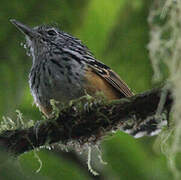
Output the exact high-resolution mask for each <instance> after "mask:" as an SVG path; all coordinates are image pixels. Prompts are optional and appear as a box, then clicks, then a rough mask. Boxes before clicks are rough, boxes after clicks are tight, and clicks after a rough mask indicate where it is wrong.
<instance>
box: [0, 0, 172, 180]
mask: <svg viewBox="0 0 181 180" xmlns="http://www.w3.org/2000/svg"><path fill="white" fill-rule="evenodd" d="M150 5H151V0H150V1H149V0H132V1H126V0H112V1H111V0H64V1H63V0H46V1H37V0H29V1H27V0H13V1H5V0H1V6H0V23H1V28H0V117H2V116H3V115H4V116H10V117H15V110H16V109H19V110H20V111H21V112H22V113H23V114H24V117H25V118H26V119H28V118H29V119H40V118H41V114H40V113H39V111H38V109H37V108H36V107H35V105H34V106H32V103H33V99H32V96H31V94H30V91H29V86H28V72H29V70H30V67H31V63H32V62H31V58H30V57H28V56H26V52H25V49H23V47H22V46H20V43H21V42H24V37H23V35H22V34H21V33H20V32H19V31H17V29H16V28H15V27H14V26H13V25H12V24H11V23H10V22H9V19H11V18H15V19H17V20H19V21H22V22H24V23H26V24H27V25H29V26H37V25H39V24H50V23H57V24H58V26H60V28H61V29H62V30H64V31H66V32H68V33H71V34H73V35H74V36H76V37H78V38H80V39H81V40H82V41H83V42H84V43H85V44H86V45H87V46H88V47H89V49H90V50H91V51H92V52H93V53H94V55H95V56H96V57H97V58H98V59H99V60H101V61H103V62H104V63H106V64H107V65H108V66H110V67H111V68H112V69H113V70H114V71H116V72H117V73H118V74H119V75H120V76H121V77H122V79H124V80H125V81H126V82H127V84H128V85H129V86H130V87H131V89H132V90H133V91H134V93H139V92H143V91H145V90H147V89H150V88H152V87H153V86H154V85H153V84H152V81H151V79H152V74H153V72H152V67H151V64H150V61H149V56H148V50H147V48H146V47H147V43H148V42H149V27H148V24H147V17H148V13H149V8H150ZM154 141H155V137H144V138H141V139H134V138H133V137H131V136H129V135H126V134H124V133H122V132H117V133H116V134H114V135H113V136H112V137H111V138H108V139H105V141H104V142H103V143H102V150H103V159H104V160H105V161H107V162H108V165H105V166H103V167H102V169H101V176H100V177H97V179H124V180H127V179H136V180H145V179H146V180H147V179H148V180H162V179H164V180H167V179H168V180H170V179H172V176H171V173H170V172H169V170H168V167H167V161H166V157H165V156H164V155H163V154H162V153H160V152H156V151H154V150H153V144H154ZM36 153H37V154H38V156H39V157H40V159H41V161H42V163H43V165H42V168H41V170H40V172H39V173H38V174H36V173H35V171H36V170H37V169H38V168H39V162H38V160H37V158H35V154H34V152H30V153H26V154H23V155H22V156H20V157H19V158H18V160H16V161H15V160H9V158H8V157H7V158H6V155H4V154H2V153H1V154H0V161H1V162H0V179H3V180H4V179H5V180H6V179H18V180H19V179H53V180H54V179H55V180H56V179H66V180H67V179H76V180H77V179H78V180H79V179H93V177H91V175H90V173H89V172H88V170H87V167H86V161H85V160H83V162H82V160H80V159H82V158H80V157H79V156H77V155H75V154H74V153H61V152H60V153H57V152H56V153H55V152H54V151H47V150H43V149H41V150H40V151H38V152H36ZM95 158H96V157H95ZM14 161H15V162H14ZM94 179H95V178H94Z"/></svg>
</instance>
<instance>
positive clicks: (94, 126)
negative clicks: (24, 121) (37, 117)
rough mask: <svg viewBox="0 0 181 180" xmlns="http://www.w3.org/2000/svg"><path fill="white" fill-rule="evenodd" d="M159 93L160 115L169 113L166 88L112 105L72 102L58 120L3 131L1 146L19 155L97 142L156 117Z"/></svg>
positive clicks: (168, 99)
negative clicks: (55, 145) (48, 147)
mask: <svg viewBox="0 0 181 180" xmlns="http://www.w3.org/2000/svg"><path fill="white" fill-rule="evenodd" d="M162 92H166V95H165V99H164V102H163V103H162V108H161V110H160V112H159V113H162V112H164V111H166V110H167V112H170V108H171V106H172V102H173V99H172V96H171V93H170V91H169V90H167V91H165V88H158V89H153V90H150V91H147V92H144V93H141V94H138V95H136V96H133V97H129V98H123V99H120V100H116V101H112V102H107V101H106V100H105V99H104V98H97V99H96V98H92V99H90V100H88V101H87V103H80V101H75V102H73V103H71V105H69V106H68V107H66V108H62V110H61V111H60V113H59V117H58V118H55V119H49V120H42V121H38V122H37V123H36V124H35V125H34V126H33V127H30V128H27V129H17V130H6V131H3V132H2V133H1V134H0V147H1V148H4V149H6V150H8V151H9V152H11V153H13V154H15V155H19V154H22V153H24V152H26V151H30V150H32V149H34V148H38V147H40V146H44V145H52V144H53V143H57V142H59V143H62V144H65V145H67V144H69V143H71V144H72V143H73V144H74V143H75V144H78V145H84V144H86V143H89V144H94V143H97V142H99V141H100V140H101V139H102V138H103V137H104V136H105V135H106V134H108V133H110V132H111V131H113V130H118V129H120V128H122V127H123V126H124V125H126V123H127V122H128V121H129V120H130V119H132V120H133V121H134V126H136V125H138V124H140V122H142V121H144V120H145V119H146V118H148V117H150V116H153V115H156V113H158V106H160V102H161V101H160V99H161V97H162V94H163V93H162ZM168 114H169V113H168Z"/></svg>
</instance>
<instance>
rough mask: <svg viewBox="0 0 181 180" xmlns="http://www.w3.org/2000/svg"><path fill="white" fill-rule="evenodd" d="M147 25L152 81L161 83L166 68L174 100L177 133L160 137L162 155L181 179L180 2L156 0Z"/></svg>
mask: <svg viewBox="0 0 181 180" xmlns="http://www.w3.org/2000/svg"><path fill="white" fill-rule="evenodd" d="M148 22H149V25H150V43H149V45H148V49H149V53H150V59H151V62H152V65H153V70H154V76H153V79H154V80H156V81H158V80H161V79H162V77H163V71H164V70H163V68H161V65H163V64H164V65H166V66H165V68H166V67H167V68H168V72H169V77H168V81H169V83H170V85H171V86H170V88H171V90H172V93H173V97H174V104H173V108H172V112H173V113H172V123H173V124H174V126H173V129H174V130H173V131H171V133H170V132H168V133H165V136H160V137H161V139H160V140H161V141H162V143H163V146H164V147H165V148H164V150H163V152H165V153H166V155H167V157H168V160H169V161H168V162H169V167H170V169H171V170H172V172H173V175H174V177H175V179H181V172H180V171H179V170H178V168H177V164H176V160H177V162H178V159H177V158H176V157H177V156H176V155H177V154H178V153H179V152H181V1H180V0H155V1H154V3H153V7H152V8H151V10H150V14H149V18H148ZM158 111H159V110H158ZM163 137H165V139H164V138H163ZM165 149H167V150H165Z"/></svg>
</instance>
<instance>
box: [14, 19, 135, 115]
mask: <svg viewBox="0 0 181 180" xmlns="http://www.w3.org/2000/svg"><path fill="white" fill-rule="evenodd" d="M11 22H12V23H13V24H14V25H15V26H16V27H17V28H18V29H19V30H20V31H21V32H22V33H24V34H25V36H26V41H27V46H28V47H29V48H30V53H31V56H32V57H33V63H32V68H31V71H30V74H29V85H30V89H31V93H32V95H33V98H34V101H35V103H36V105H37V106H38V107H39V108H40V110H41V111H42V112H43V113H44V114H45V115H46V116H47V117H48V116H49V115H50V114H51V111H52V108H51V105H50V100H51V99H54V100H56V101H60V102H64V103H68V102H69V101H71V100H73V99H76V98H79V97H81V96H83V95H85V94H86V93H87V94H89V95H91V96H94V95H95V94H96V93H97V92H102V93H103V94H104V96H105V97H106V98H107V99H108V100H114V99H120V98H122V97H130V96H132V95H133V93H132V92H131V90H130V88H129V87H128V86H127V85H126V83H125V82H124V81H123V80H122V79H120V77H119V76H118V75H117V74H116V73H115V72H114V71H113V70H112V69H111V68H109V67H108V66H107V65H105V64H103V63H102V62H100V61H98V60H97V59H96V58H95V57H94V56H93V55H92V53H91V52H90V50H89V49H88V48H87V47H86V46H85V45H83V44H82V42H81V41H80V40H79V39H77V38H75V37H73V36H71V35H70V34H67V33H65V32H63V31H61V30H59V29H58V28H57V27H56V28H55V27H51V26H47V25H42V26H37V27H34V28H30V27H28V26H26V25H24V24H23V23H21V22H19V21H17V20H14V19H12V20H11Z"/></svg>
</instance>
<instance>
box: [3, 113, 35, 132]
mask: <svg viewBox="0 0 181 180" xmlns="http://www.w3.org/2000/svg"><path fill="white" fill-rule="evenodd" d="M16 113H17V116H16V119H13V120H12V119H11V118H10V117H5V116H3V117H2V121H1V122H0V133H1V132H3V131H6V130H16V129H27V128H29V127H32V126H34V121H33V120H28V121H27V120H25V119H24V118H23V114H22V113H21V112H20V111H19V110H16Z"/></svg>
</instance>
